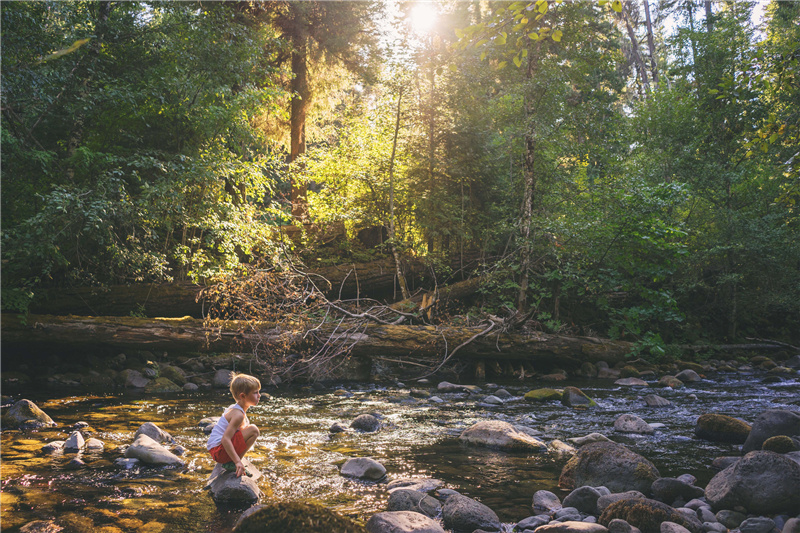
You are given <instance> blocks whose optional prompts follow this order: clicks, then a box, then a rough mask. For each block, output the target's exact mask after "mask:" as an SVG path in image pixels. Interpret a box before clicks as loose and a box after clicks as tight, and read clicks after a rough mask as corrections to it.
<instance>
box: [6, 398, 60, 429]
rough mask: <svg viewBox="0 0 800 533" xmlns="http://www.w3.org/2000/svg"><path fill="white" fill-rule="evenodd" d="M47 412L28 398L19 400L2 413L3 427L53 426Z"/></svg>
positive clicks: (53, 423)
mask: <svg viewBox="0 0 800 533" xmlns="http://www.w3.org/2000/svg"><path fill="white" fill-rule="evenodd" d="M55 425H56V423H55V422H53V419H52V418H50V417H49V416H48V415H47V413H45V412H44V411H42V410H41V409H39V406H37V405H36V404H35V403H33V402H32V401H30V400H20V401H18V402H17V403H15V404H14V405H12V406H11V407H9V408H8V411H6V413H5V414H4V415H3V428H23V429H24V428H40V427H47V426H55Z"/></svg>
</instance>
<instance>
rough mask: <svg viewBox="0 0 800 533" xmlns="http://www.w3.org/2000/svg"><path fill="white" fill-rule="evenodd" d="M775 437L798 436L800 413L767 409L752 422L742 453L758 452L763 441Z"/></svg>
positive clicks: (799, 431) (799, 433)
mask: <svg viewBox="0 0 800 533" xmlns="http://www.w3.org/2000/svg"><path fill="white" fill-rule="evenodd" d="M776 435H788V436H790V437H792V436H794V435H800V412H798V411H789V410H788V409H768V410H766V411H764V412H763V413H761V414H760V415H758V417H756V419H755V420H754V421H753V429H752V430H751V431H750V435H748V437H747V440H746V441H745V443H744V446H742V453H748V452H751V451H753V450H760V449H761V446H762V445H763V444H764V441H765V440H767V439H768V438H770V437H774V436H776Z"/></svg>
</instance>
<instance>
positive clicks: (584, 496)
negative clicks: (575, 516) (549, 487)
mask: <svg viewBox="0 0 800 533" xmlns="http://www.w3.org/2000/svg"><path fill="white" fill-rule="evenodd" d="M602 495H603V494H602V493H601V492H600V491H599V490H597V489H596V488H594V487H588V486H584V487H578V488H577V489H575V490H573V491H572V492H570V493H569V494H567V496H566V497H565V498H564V501H563V502H561V503H562V505H563V506H564V507H574V508H576V509H577V510H578V511H580V512H582V513H585V514H590V515H593V516H597V500H598V499H599V498H600V496H602Z"/></svg>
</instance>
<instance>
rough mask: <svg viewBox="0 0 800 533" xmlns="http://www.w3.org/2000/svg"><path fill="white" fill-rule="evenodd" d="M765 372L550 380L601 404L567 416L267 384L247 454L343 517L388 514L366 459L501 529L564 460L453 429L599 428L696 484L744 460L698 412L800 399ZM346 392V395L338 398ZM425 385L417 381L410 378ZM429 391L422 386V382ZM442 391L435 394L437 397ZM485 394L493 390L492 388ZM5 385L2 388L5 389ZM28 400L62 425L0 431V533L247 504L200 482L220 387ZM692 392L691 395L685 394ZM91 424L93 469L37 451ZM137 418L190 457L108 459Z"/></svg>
mask: <svg viewBox="0 0 800 533" xmlns="http://www.w3.org/2000/svg"><path fill="white" fill-rule="evenodd" d="M764 377H765V376H764V375H762V374H759V375H751V376H741V375H725V374H715V375H713V376H710V378H711V379H708V380H704V381H702V382H699V383H696V384H693V385H691V386H689V387H687V388H685V389H680V390H674V391H673V390H670V389H652V390H651V389H646V388H637V389H632V388H620V387H617V386H615V385H613V384H612V382H610V381H601V380H591V381H590V380H586V381H570V382H566V383H563V382H562V383H558V384H557V386H558V387H563V386H565V385H567V384H569V385H576V386H578V387H580V388H581V389H582V390H584V391H585V392H586V393H587V394H588V395H589V396H590V397H592V398H594V399H595V400H596V401H597V403H598V406H597V407H596V408H593V409H590V410H575V409H570V408H567V407H564V406H562V405H561V404H560V403H559V402H547V403H544V404H539V403H528V402H525V401H523V400H522V398H521V396H522V395H523V394H524V393H525V392H527V391H528V390H531V389H533V388H538V387H541V386H552V385H553V384H547V383H543V382H536V381H528V382H525V383H524V384H521V383H520V382H515V383H513V384H505V385H504V387H505V388H506V389H507V390H508V391H509V392H511V393H512V394H514V395H515V396H516V397H515V399H514V400H511V401H508V402H506V403H505V404H504V405H503V406H500V407H489V406H483V405H480V402H479V396H470V395H468V394H465V393H451V394H439V396H440V397H441V398H443V399H444V400H445V403H443V404H435V403H431V402H429V401H427V400H414V399H412V398H411V397H409V395H408V392H409V389H407V388H398V387H375V386H358V385H342V384H337V385H334V386H331V387H330V388H327V389H322V390H313V391H312V390H311V389H309V388H283V389H278V390H271V391H268V392H270V393H271V394H272V395H273V396H272V398H271V399H269V400H266V401H262V403H261V404H259V405H258V406H255V407H253V408H251V409H250V411H248V413H249V417H250V420H251V421H252V422H253V423H255V424H257V425H258V426H259V427H260V428H261V434H262V436H261V438H260V439H259V441H258V443H257V444H256V447H255V449H254V450H251V451H250V452H249V453H248V457H249V458H250V459H251V461H252V462H253V463H254V465H255V466H256V467H258V468H259V469H261V470H262V471H263V472H264V474H265V475H264V477H263V478H262V479H261V480H260V486H261V488H262V490H264V492H265V493H266V494H267V498H266V500H267V501H270V500H294V499H314V500H317V501H320V502H322V503H324V504H325V505H327V506H329V507H331V508H334V509H336V510H338V511H339V512H341V513H342V514H345V515H348V516H352V517H355V518H358V519H361V520H366V519H367V518H368V517H369V516H370V515H372V514H373V513H375V512H378V511H382V510H384V509H385V505H386V500H387V497H388V494H387V493H386V491H385V486H384V485H383V484H381V483H364V482H360V481H355V480H350V479H346V478H343V477H341V476H339V474H338V468H339V465H340V464H341V463H342V462H343V461H344V460H345V459H346V458H348V457H356V456H368V457H372V458H374V459H376V460H378V461H379V462H381V463H382V464H383V465H384V466H385V467H386V469H387V471H388V474H389V479H398V478H402V477H412V476H425V477H433V478H437V479H440V480H442V481H443V482H444V486H445V487H448V488H452V489H456V490H458V491H460V492H462V493H464V494H467V495H469V496H472V497H474V498H477V499H479V500H480V501H482V502H483V503H485V504H487V505H488V506H489V507H491V508H492V509H493V510H495V512H497V514H498V515H499V516H500V518H501V520H503V521H504V522H506V523H509V524H510V523H515V522H517V521H519V520H521V519H523V518H525V517H527V516H529V515H530V514H531V513H530V503H531V497H532V495H533V493H534V492H535V491H537V490H540V489H546V490H550V491H553V492H555V493H556V494H560V491H559V489H558V487H557V483H558V476H559V474H560V472H561V467H562V466H563V461H559V460H556V459H554V458H553V457H551V456H548V455H546V454H523V453H514V454H511V453H503V452H497V451H492V450H486V449H481V448H474V447H466V446H464V445H462V444H461V443H460V442H459V441H458V435H459V434H460V432H461V431H463V430H464V429H465V428H467V427H469V426H470V425H471V424H473V423H475V422H477V421H479V420H484V419H499V420H505V421H508V422H511V423H512V424H516V425H524V426H528V427H530V428H533V429H535V430H537V431H539V432H540V433H541V437H540V438H541V439H542V440H544V441H545V442H549V441H550V440H552V439H561V440H566V439H568V438H570V437H576V436H583V435H586V434H588V433H591V432H601V433H604V434H606V435H608V436H610V437H611V438H612V439H613V440H615V441H617V442H622V443H624V444H626V445H628V446H629V447H631V448H632V449H633V450H634V451H636V452H638V453H640V454H642V455H644V456H645V457H647V458H648V459H650V460H651V461H653V463H655V465H656V466H657V467H658V468H659V470H660V472H661V475H662V476H677V475H679V474H682V473H690V474H693V475H695V476H696V477H697V478H698V480H699V481H698V484H700V485H701V486H702V485H704V484H705V483H706V482H707V481H708V480H709V479H710V478H711V477H712V476H713V474H714V473H715V472H714V471H713V470H712V469H711V467H710V463H711V460H712V459H713V458H714V457H717V456H720V455H735V454H738V451H739V450H738V449H739V447H738V446H735V445H726V444H718V443H710V442H705V441H699V440H696V439H694V438H693V436H692V431H693V427H694V422H695V420H696V419H697V417H698V416H699V415H700V414H702V413H706V412H717V413H723V414H727V415H732V416H736V417H740V418H743V419H745V420H747V421H752V420H753V419H754V418H755V416H756V415H757V414H758V413H760V412H761V411H763V410H765V409H768V408H775V407H784V408H793V409H796V408H797V405H798V404H800V397H798V389H799V387H798V382H797V380H796V379H793V380H789V381H783V382H780V383H765V382H764V381H763V378H764ZM340 387H343V388H346V389H347V390H348V391H349V392H351V393H352V396H350V397H342V396H338V395H336V394H335V390H336V389H338V388H340ZM414 387H415V388H425V386H424V385H416V384H415V385H414ZM429 387H430V385H429ZM433 392H434V393H436V392H435V391H433ZM485 392H490V390H489V389H487V390H486V391H485ZM4 393H8V391H4ZM46 393H47V392H46V391H40V392H39V394H38V395H36V394H34V395H33V396H30V395H27V396H24V397H27V398H29V399H31V400H33V401H34V402H36V403H37V404H38V405H39V406H40V407H41V408H42V409H44V410H45V412H47V413H48V414H49V415H50V416H51V417H52V418H53V419H54V420H55V421H56V422H57V423H58V424H59V426H58V427H57V428H53V429H46V430H40V431H25V432H20V431H3V433H2V441H1V442H0V446H1V447H0V453H1V454H2V464H0V477H2V492H0V505H1V507H0V516H1V517H2V518H1V519H2V525H1V526H0V527H2V530H3V531H13V530H15V529H16V528H18V527H20V526H22V525H24V524H25V523H27V522H29V521H31V520H35V519H46V518H58V520H59V522H60V523H62V524H68V525H69V528H68V530H69V531H75V532H83V531H87V532H89V531H92V532H95V531H100V532H105V533H113V532H120V531H123V532H128V531H131V532H142V533H156V532H159V531H165V532H213V533H218V532H225V531H230V529H231V528H232V526H233V524H234V523H235V521H236V519H237V518H238V516H239V514H240V512H241V511H237V510H224V509H218V508H217V507H216V506H215V505H214V504H213V502H212V500H211V497H210V495H209V494H208V493H207V492H206V491H205V490H204V489H203V485H204V482H205V479H206V478H207V476H208V475H209V473H210V472H211V468H212V467H213V461H212V460H211V459H210V457H209V456H208V455H207V453H206V452H205V442H206V435H204V434H203V432H202V430H201V429H200V428H199V427H198V426H197V423H198V422H199V421H200V420H201V419H202V418H204V417H206V416H219V414H220V413H221V411H222V409H223V408H224V407H226V406H227V405H228V404H229V403H230V399H229V397H228V396H227V395H226V391H219V390H217V391H203V392H197V393H179V394H171V395H161V396H158V395H146V396H144V395H141V394H140V395H136V394H132V393H127V394H95V395H82V396H77V395H69V394H64V395H56V396H52V394H53V393H52V392H50V394H51V396H44V394H46ZM648 393H657V394H659V395H661V396H662V397H664V398H667V399H669V400H670V401H672V402H673V404H674V406H673V407H669V408H660V409H656V408H648V407H646V406H645V404H644V402H643V400H642V396H643V395H644V394H648ZM692 395H693V396H692ZM365 412H369V413H379V414H380V415H381V416H382V417H383V418H382V422H383V424H384V428H383V429H381V430H380V431H379V432H377V433H371V434H361V433H350V432H348V433H345V434H338V435H334V436H331V435H329V433H328V428H329V427H330V426H331V425H332V424H333V423H334V422H343V423H345V424H347V423H349V421H350V420H352V419H353V418H355V416H357V415H358V414H361V413H365ZM628 412H633V413H636V414H637V415H639V416H641V417H642V418H644V419H645V420H646V421H647V422H649V423H660V424H664V427H663V428H660V429H658V430H657V431H656V433H655V435H652V436H625V435H619V434H614V431H613V423H614V420H615V419H616V418H617V417H618V416H619V415H621V414H624V413H628ZM79 421H85V422H88V423H89V424H90V426H91V428H90V429H91V431H85V432H84V435H85V436H87V437H88V436H92V437H95V438H98V439H100V440H102V441H103V442H104V443H105V444H106V449H105V451H104V452H102V453H99V454H82V455H81V458H82V459H83V460H84V461H85V462H86V464H87V466H86V467H85V468H83V469H81V470H67V469H65V466H66V465H67V463H68V462H69V461H70V459H72V458H73V457H75V454H61V455H56V456H50V455H44V454H43V453H41V452H40V449H41V447H42V446H43V445H44V444H45V443H47V442H50V441H53V440H65V439H66V437H68V436H69V433H70V430H69V427H70V426H72V425H73V424H75V423H76V422H79ZM144 422H155V423H156V424H158V425H159V426H160V427H162V428H163V429H165V430H166V431H168V432H170V433H171V434H172V435H173V436H174V437H175V438H176V439H177V441H178V443H179V444H181V445H182V446H184V447H185V448H186V449H187V450H188V451H187V453H186V455H185V456H184V459H185V460H186V462H187V466H186V467H185V468H179V469H164V468H146V467H143V468H137V469H133V470H130V471H123V470H119V469H118V468H116V467H115V466H114V465H113V462H114V459H116V458H117V457H119V455H120V454H119V451H118V450H116V448H117V447H119V446H121V445H124V444H128V443H130V441H131V439H132V437H133V434H134V432H135V431H136V430H137V429H138V428H139V426H140V425H141V424H143V423H144Z"/></svg>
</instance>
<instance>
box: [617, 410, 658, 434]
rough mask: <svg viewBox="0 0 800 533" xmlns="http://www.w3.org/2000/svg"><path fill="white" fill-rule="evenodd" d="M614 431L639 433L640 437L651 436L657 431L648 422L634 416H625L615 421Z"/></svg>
mask: <svg viewBox="0 0 800 533" xmlns="http://www.w3.org/2000/svg"><path fill="white" fill-rule="evenodd" d="M614 429H615V430H617V431H619V432H620V433H637V434H639V435H651V434H653V433H655V430H654V429H653V428H652V427H650V425H648V423H647V422H645V421H644V420H642V419H641V418H639V417H638V416H636V415H633V414H630V413H628V414H624V415H621V416H619V417H618V418H617V419H616V420H615V421H614Z"/></svg>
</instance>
